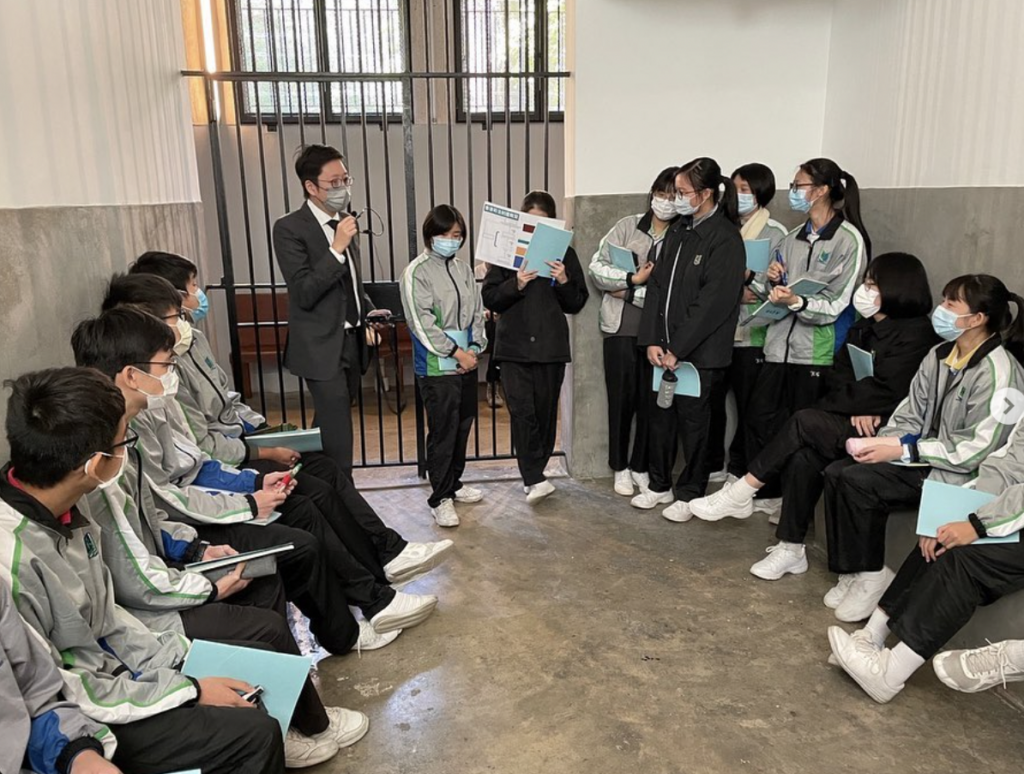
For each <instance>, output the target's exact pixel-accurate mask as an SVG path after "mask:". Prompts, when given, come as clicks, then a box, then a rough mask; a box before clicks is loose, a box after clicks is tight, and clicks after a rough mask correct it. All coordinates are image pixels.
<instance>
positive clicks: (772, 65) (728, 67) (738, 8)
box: [566, 0, 832, 196]
mask: <svg viewBox="0 0 1024 774" xmlns="http://www.w3.org/2000/svg"><path fill="white" fill-rule="evenodd" d="M570 3H571V7H570V13H571V14H572V15H571V16H570V29H574V30H575V33H574V34H573V33H572V32H571V33H570V39H571V40H572V41H573V42H572V43H571V44H570V50H569V60H570V61H569V69H570V70H571V71H572V72H573V74H574V77H573V78H572V79H571V81H570V92H574V94H572V95H571V96H570V102H569V108H570V112H571V111H572V110H573V108H575V115H574V117H573V119H572V121H571V122H570V124H567V127H566V131H567V142H566V154H567V159H566V166H567V169H568V170H569V173H568V175H569V180H568V181H567V189H568V192H569V193H570V195H576V196H581V195H591V194H602V193H622V192H627V191H646V190H647V189H648V187H649V186H650V183H651V180H652V179H653V178H654V175H655V174H656V173H657V172H658V171H659V170H661V169H663V168H664V167H666V166H669V165H671V164H681V163H683V162H685V161H687V160H689V159H691V158H694V157H696V156H711V157H713V158H715V159H717V160H718V162H719V163H720V164H721V165H722V168H723V169H724V170H725V174H729V172H731V171H732V169H733V168H735V167H736V166H739V165H740V164H743V163H746V162H750V161H761V162H763V163H766V164H768V165H769V166H771V167H772V169H773V170H774V171H775V173H776V175H777V176H778V178H779V179H780V181H788V180H789V176H790V175H791V174H792V170H793V169H794V168H795V167H796V165H797V164H799V163H800V162H801V161H804V160H806V159H807V158H810V157H812V156H815V155H817V154H818V152H819V151H820V150H821V135H822V125H823V121H824V114H825V83H826V77H827V73H828V61H829V31H830V27H831V20H832V3H831V2H828V1H827V0H628V2H623V0H570ZM573 6H574V7H573ZM573 18H574V22H573ZM573 24H574V26H573Z"/></svg>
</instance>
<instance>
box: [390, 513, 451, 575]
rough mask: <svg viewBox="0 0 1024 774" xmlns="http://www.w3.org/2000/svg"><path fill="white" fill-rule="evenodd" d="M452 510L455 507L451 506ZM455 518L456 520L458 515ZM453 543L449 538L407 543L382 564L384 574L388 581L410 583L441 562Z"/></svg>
mask: <svg viewBox="0 0 1024 774" xmlns="http://www.w3.org/2000/svg"><path fill="white" fill-rule="evenodd" d="M448 502H451V501H450V500H449V501H448ZM452 510H455V509H454V508H452ZM455 519H456V522H457V521H458V516H456V517H455ZM454 545H455V543H453V542H452V541H451V540H438V541H437V542H435V543H407V544H406V546H405V548H403V549H402V553H400V554H399V555H398V556H396V557H395V558H394V559H392V560H391V561H390V562H388V563H387V564H385V565H384V574H385V575H386V576H387V579H388V582H389V583H410V582H412V581H413V580H414V579H416V578H418V577H420V576H421V575H426V574H427V573H428V572H430V571H431V570H433V569H434V568H435V567H437V566H438V565H439V564H441V562H442V561H443V557H444V555H445V554H447V553H448V552H449V551H450V550H451V548H452V546H454Z"/></svg>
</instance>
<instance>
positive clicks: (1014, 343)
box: [942, 274, 1024, 362]
mask: <svg viewBox="0 0 1024 774" xmlns="http://www.w3.org/2000/svg"><path fill="white" fill-rule="evenodd" d="M942 297H943V298H947V299H950V300H952V301H963V302H964V303H965V304H967V308H968V309H970V310H971V313H972V314H983V315H985V316H986V317H988V322H987V323H986V324H985V329H986V330H987V331H988V332H989V333H990V334H992V333H998V334H1000V336H1001V337H1002V340H1003V346H1005V347H1006V349H1007V351H1008V352H1010V353H1011V354H1012V355H1013V356H1014V357H1016V358H1017V359H1018V360H1021V361H1022V362H1024V298H1021V297H1020V296H1019V295H1017V294H1016V293H1011V292H1010V291H1009V290H1008V289H1007V288H1006V285H1004V284H1003V281H1002V280H1000V279H999V278H998V277H993V276H992V275H991V274H965V275H964V276H962V277H957V278H956V279H952V280H950V281H949V282H948V283H946V287H944V288H943V289H942ZM1011 303H1012V304H1013V305H1014V306H1016V307H1017V314H1013V313H1012V312H1011V311H1010V304H1011Z"/></svg>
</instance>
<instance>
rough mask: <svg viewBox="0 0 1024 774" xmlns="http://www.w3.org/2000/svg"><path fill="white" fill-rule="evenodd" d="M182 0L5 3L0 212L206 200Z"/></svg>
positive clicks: (0, 38)
mask: <svg viewBox="0 0 1024 774" xmlns="http://www.w3.org/2000/svg"><path fill="white" fill-rule="evenodd" d="M183 62H184V48H183V44H182V31H181V7H180V4H179V0H131V2H128V1H127V0H0V106H2V111H3V119H2V120H0V208H5V207H37V206H44V207H54V206H61V205H119V204H162V203H171V202H197V201H199V181H198V176H197V174H196V163H195V149H194V146H193V142H192V132H191V126H190V124H191V116H190V112H189V103H188V98H187V93H186V88H185V83H184V81H183V79H182V77H181V74H180V73H181V69H182V65H183Z"/></svg>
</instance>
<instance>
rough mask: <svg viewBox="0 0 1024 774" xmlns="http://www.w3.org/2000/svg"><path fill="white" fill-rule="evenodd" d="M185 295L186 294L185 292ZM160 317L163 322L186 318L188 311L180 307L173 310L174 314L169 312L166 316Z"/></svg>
mask: <svg viewBox="0 0 1024 774" xmlns="http://www.w3.org/2000/svg"><path fill="white" fill-rule="evenodd" d="M186 295H188V294H187V293H186ZM160 319H161V320H163V321H164V322H167V321H168V320H187V319H188V313H187V312H185V310H184V309H182V310H181V311H178V312H175V313H174V314H169V315H167V316H166V317H161V318H160Z"/></svg>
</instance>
